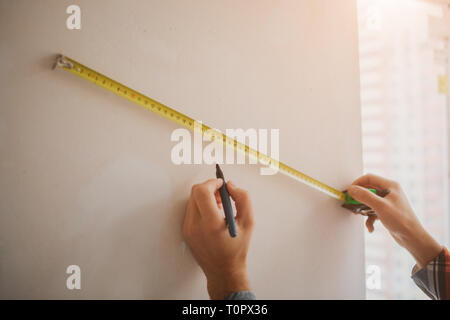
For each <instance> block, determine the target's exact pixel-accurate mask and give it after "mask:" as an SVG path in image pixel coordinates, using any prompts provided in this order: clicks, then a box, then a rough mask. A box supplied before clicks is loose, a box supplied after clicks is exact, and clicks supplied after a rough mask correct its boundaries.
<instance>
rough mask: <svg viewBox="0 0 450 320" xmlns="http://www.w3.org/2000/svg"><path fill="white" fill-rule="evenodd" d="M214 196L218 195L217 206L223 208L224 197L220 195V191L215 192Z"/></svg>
mask: <svg viewBox="0 0 450 320" xmlns="http://www.w3.org/2000/svg"><path fill="white" fill-rule="evenodd" d="M214 196H215V197H216V203H217V206H218V207H219V209H220V210H222V198H221V197H220V193H219V191H216V192H214Z"/></svg>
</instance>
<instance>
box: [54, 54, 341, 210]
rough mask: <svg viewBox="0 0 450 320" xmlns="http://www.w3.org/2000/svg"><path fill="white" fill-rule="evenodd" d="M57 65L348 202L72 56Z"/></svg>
mask: <svg viewBox="0 0 450 320" xmlns="http://www.w3.org/2000/svg"><path fill="white" fill-rule="evenodd" d="M54 67H55V68H56V67H59V68H62V69H64V70H67V71H69V72H71V73H73V74H75V75H77V76H79V77H81V78H83V79H85V80H88V81H90V82H92V83H94V84H96V85H98V86H100V87H102V88H104V89H106V90H108V91H111V92H113V93H115V94H117V95H118V96H121V97H122V98H125V99H127V100H130V101H132V102H134V103H136V104H138V105H140V106H141V107H144V108H146V109H148V110H150V111H152V112H154V113H156V114H159V115H160V116H163V117H164V118H166V119H169V120H171V121H173V122H175V123H177V124H179V125H181V126H183V127H185V128H188V129H189V130H192V131H195V132H200V133H201V134H203V135H204V136H206V137H207V138H209V139H210V140H216V141H219V142H221V143H222V144H223V145H225V146H228V147H231V148H233V149H234V150H236V151H238V152H243V153H245V154H246V155H247V156H249V157H252V158H254V159H256V160H258V161H259V162H260V163H261V164H263V165H266V166H269V167H272V168H274V169H278V170H279V171H280V172H281V173H283V174H285V175H287V176H289V177H291V178H293V179H295V180H297V181H299V182H302V183H304V184H306V185H308V186H310V187H312V188H314V189H316V190H319V191H321V192H323V193H325V194H327V195H329V196H331V197H333V198H336V199H339V200H341V201H344V202H345V201H348V195H347V194H346V193H344V192H341V191H339V190H337V189H334V188H332V187H330V186H328V185H326V184H325V183H323V182H320V181H318V180H316V179H314V178H312V177H310V176H308V175H306V174H304V173H302V172H300V171H298V170H296V169H294V168H292V167H290V166H288V165H287V164H284V163H282V162H280V161H278V160H276V159H274V158H272V157H269V156H268V155H266V154H264V153H261V152H259V151H258V150H255V149H253V148H250V147H249V146H247V145H245V144H243V143H240V142H239V141H237V140H236V139H232V138H230V137H228V136H227V135H225V134H223V133H221V132H219V131H217V130H215V129H212V128H210V127H208V126H207V125H205V124H201V125H199V124H197V125H194V123H195V120H194V119H193V118H191V117H188V116H187V115H185V114H183V113H181V112H179V111H176V110H174V109H172V108H170V107H168V106H166V105H164V104H162V103H160V102H158V101H156V100H153V99H151V98H149V97H147V96H146V95H144V94H142V93H139V92H137V91H135V90H133V89H131V88H129V87H127V86H125V85H123V84H121V83H120V82H117V81H115V80H113V79H111V78H108V77H107V76H105V75H103V74H101V73H99V72H97V71H95V70H93V69H91V68H88V67H86V66H84V65H82V64H81V63H79V62H77V61H75V60H73V59H70V58H68V57H65V56H62V55H60V56H58V58H57V60H56V63H55V66H54Z"/></svg>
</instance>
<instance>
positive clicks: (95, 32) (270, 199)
mask: <svg viewBox="0 0 450 320" xmlns="http://www.w3.org/2000/svg"><path fill="white" fill-rule="evenodd" d="M70 4H72V1H18V0H14V1H7V0H1V1H0V39H1V42H2V44H1V46H0V58H1V59H0V67H1V70H2V73H1V77H0V81H1V82H0V90H1V91H0V93H1V97H2V103H1V105H0V176H1V179H0V214H1V223H0V297H1V298H149V299H152V298H169V299H170V298H178V299H180V298H207V293H206V288H205V282H204V277H203V275H202V273H201V271H200V269H199V267H198V266H197V264H196V263H195V261H194V260H193V258H192V256H191V254H190V253H189V250H188V249H186V248H185V246H184V243H183V240H182V237H181V234H180V227H181V221H182V217H183V215H184V209H185V204H186V200H187V198H188V195H189V191H190V186H191V185H192V184H193V183H198V182H200V181H203V180H206V179H208V178H211V177H213V176H214V168H213V166H207V165H195V166H194V165H192V166H188V165H184V166H176V165H174V164H172V162H171V161H170V151H171V148H172V147H173V145H174V143H173V142H171V141H170V134H171V133H172V131H173V130H174V129H175V128H176V126H175V125H174V124H172V123H170V122H168V121H167V120H165V119H163V118H160V117H159V116H157V115H155V114H152V113H151V112H148V111H146V110H144V109H142V108H140V107H138V106H136V105H133V104H132V103H130V102H127V101H124V100H123V99H120V98H119V97H117V96H115V95H113V94H111V93H109V92H107V91H105V90H102V89H100V88H98V87H96V86H94V85H92V84H90V83H88V82H86V81H84V80H82V79H79V78H77V77H75V76H73V75H71V74H69V73H67V72H64V71H62V70H56V71H52V70H51V68H50V66H51V64H52V62H53V59H54V54H56V53H64V54H66V55H68V56H69V57H72V58H73V59H76V60H78V61H80V62H82V63H84V64H86V65H87V66H91V67H93V68H95V69H97V70H98V71H100V72H102V73H105V74H106V75H108V76H110V77H112V78H114V79H117V80H118V81H121V82H122V83H125V84H127V85H129V86H130V87H132V88H134V89H137V90H140V91H142V92H144V93H146V94H147V95H149V96H151V97H153V98H154V99H157V100H159V101H161V102H163V103H165V104H167V105H169V106H172V107H174V108H176V109H178V110H180V111H182V112H185V113H187V114H190V115H191V116H193V117H194V118H196V119H199V120H203V121H204V122H206V123H208V124H210V125H211V126H214V127H217V128H219V129H222V130H223V129H226V128H239V127H241V128H267V129H270V128H279V129H280V153H281V159H282V160H283V161H285V162H286V163H288V164H290V165H292V166H294V167H296V168H298V169H300V170H302V171H304V172H305V173H307V174H309V175H311V176H313V177H315V178H317V179H320V180H322V181H324V182H326V183H328V184H330V185H332V186H334V187H336V188H339V189H344V188H345V187H346V186H347V185H348V184H349V183H351V181H352V180H353V179H355V178H356V177H357V176H359V175H360V173H361V172H362V160H361V141H360V139H361V137H360V110H359V85H358V83H359V76H358V51H357V30H356V26H357V23H356V4H355V1H354V0H341V1H331V0H329V1H325V0H322V1H318V0H308V1H298V0H292V1H272V0H252V1H225V0H222V1H210V0H197V1H187V0H182V1H179V0H177V1H175V0H168V1H137V0H135V1H100V0H96V1H87V0H80V1H77V4H78V5H80V7H81V12H82V14H81V17H82V29H81V30H67V29H66V25H65V21H66V18H67V16H68V15H67V14H66V13H65V10H66V7H67V6H68V5H70ZM223 170H224V172H225V175H226V177H227V178H230V179H233V180H234V181H235V183H236V184H238V185H240V186H241V187H243V188H246V189H248V190H249V191H250V193H251V195H252V198H253V202H254V207H255V214H256V230H255V234H254V237H253V241H252V245H251V248H250V254H249V262H248V264H249V274H250V278H251V279H250V280H251V283H252V286H253V289H254V291H255V292H256V295H257V297H258V298H261V299H262V298H267V299H271V298H274V299H277V298H288V299H297V298H343V299H347V298H364V250H363V219H362V217H359V216H358V217H357V216H354V215H352V214H351V213H349V212H347V211H345V210H344V209H342V208H340V207H339V205H340V203H339V202H338V201H337V200H334V199H332V198H329V197H328V196H326V195H323V194H321V193H319V192H317V191H315V190H312V189H310V188H308V187H306V186H304V185H302V184H299V183H297V182H295V181H293V180H290V179H289V178H287V177H285V176H282V175H275V176H260V175H259V174H258V172H259V170H258V168H257V167H256V166H242V165H226V166H223ZM71 264H76V265H79V266H80V267H81V272H82V289H81V290H73V291H71V290H68V289H66V287H65V283H66V277H67V274H66V273H65V270H66V267H67V266H68V265H71Z"/></svg>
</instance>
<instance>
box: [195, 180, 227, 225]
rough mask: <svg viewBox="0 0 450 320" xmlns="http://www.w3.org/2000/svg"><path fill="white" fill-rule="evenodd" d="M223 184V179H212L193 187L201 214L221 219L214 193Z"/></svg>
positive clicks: (213, 218)
mask: <svg viewBox="0 0 450 320" xmlns="http://www.w3.org/2000/svg"><path fill="white" fill-rule="evenodd" d="M222 184H223V181H222V179H210V180H208V181H206V182H204V183H202V184H198V185H195V186H194V187H193V188H192V195H193V198H194V200H195V203H196V205H197V208H198V211H199V212H200V216H201V217H202V219H203V218H205V219H210V220H211V221H220V214H219V209H218V207H217V203H216V198H215V196H214V193H215V192H216V191H217V189H219V188H220V187H221V186H222Z"/></svg>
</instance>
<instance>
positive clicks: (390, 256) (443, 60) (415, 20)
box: [358, 0, 450, 299]
mask: <svg viewBox="0 0 450 320" xmlns="http://www.w3.org/2000/svg"><path fill="white" fill-rule="evenodd" d="M449 12H450V4H447V3H445V1H443V0H436V1H420V0H396V1H392V0H359V1H358V26H359V54H360V72H361V115H362V135H363V163H364V171H365V172H371V173H375V174H379V175H381V176H385V177H388V178H390V179H394V180H397V181H398V182H400V184H401V185H402V187H403V189H404V191H405V193H406V194H407V196H408V198H409V200H410V202H411V204H412V206H413V208H414V210H415V212H416V214H417V216H418V217H419V219H420V220H421V222H422V223H423V224H424V226H425V228H426V229H427V230H428V231H429V232H430V233H432V234H433V236H434V237H435V238H436V239H437V240H438V241H439V242H441V243H442V244H444V245H446V246H447V247H448V244H449V242H448V230H449V227H448V218H447V217H448V154H447V136H448V129H447V110H446V109H447V104H448V93H447V92H446V91H447V90H446V88H445V86H444V85H443V84H442V83H443V82H445V81H448V60H449V56H450V52H449V51H450V50H449V36H450V13H449ZM365 238H366V240H365V241H366V268H367V272H366V273H367V277H368V278H367V283H368V285H367V298H368V299H427V297H426V296H425V294H423V293H422V291H421V290H420V289H419V288H417V287H416V286H415V284H414V283H413V281H412V279H411V277H410V276H411V269H412V267H413V265H414V263H415V262H414V260H413V258H412V257H411V256H410V255H409V253H408V252H406V251H405V250H404V249H403V248H401V247H399V246H398V245H397V244H396V243H395V241H394V240H393V239H392V238H391V237H390V235H389V233H388V232H387V231H386V229H385V228H384V227H383V226H382V225H381V223H380V222H377V223H376V224H375V232H374V233H373V234H369V233H366V237H365ZM373 270H376V272H377V274H378V277H379V280H378V281H379V282H380V283H379V285H377V284H376V283H375V284H374V283H373V281H374V278H373V274H374V271H373ZM369 278H370V279H369ZM369 284H370V285H369Z"/></svg>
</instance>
